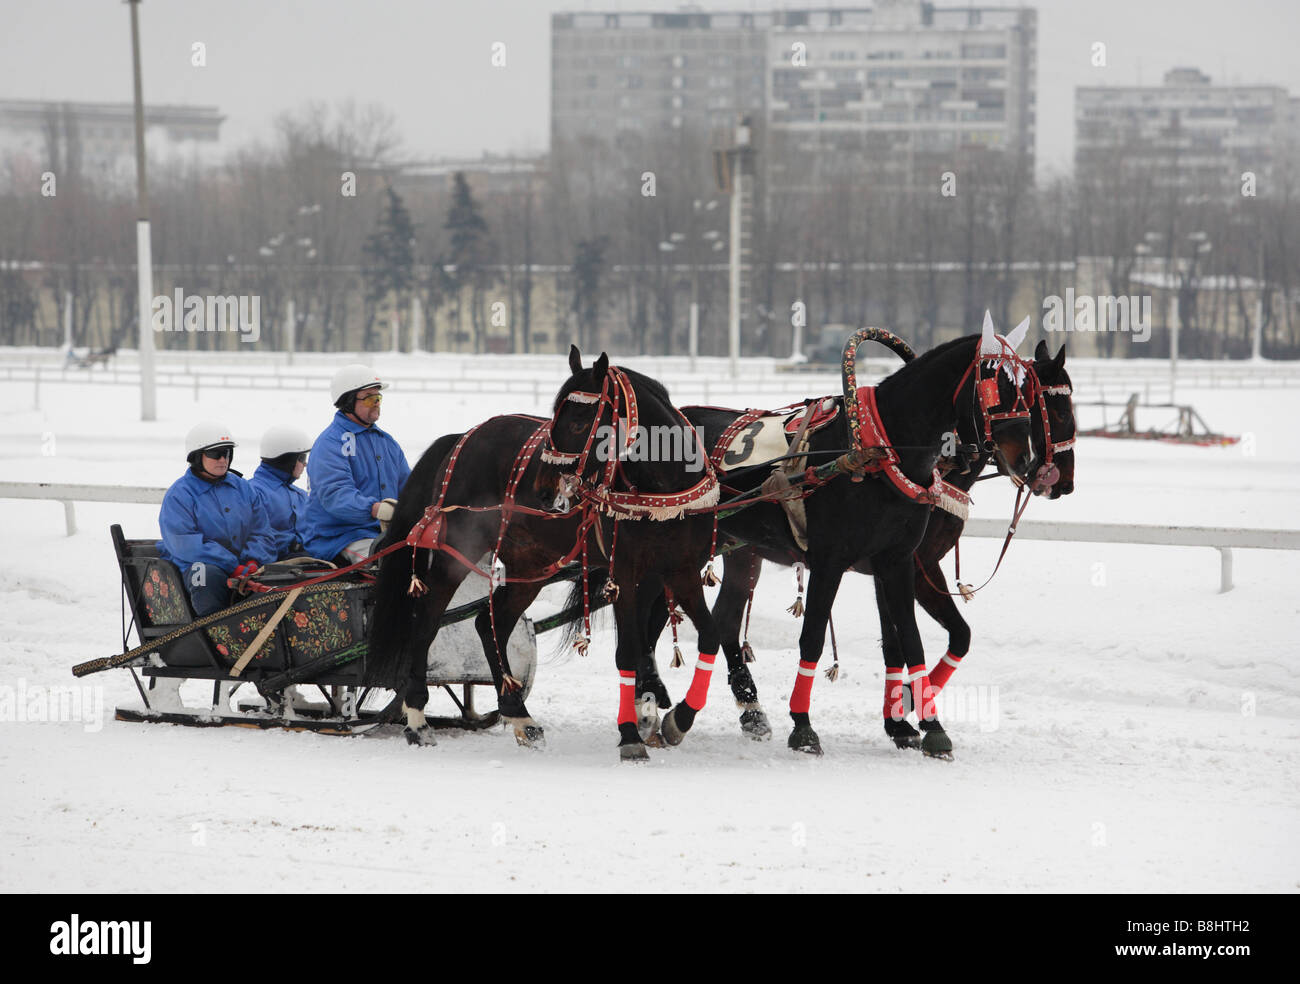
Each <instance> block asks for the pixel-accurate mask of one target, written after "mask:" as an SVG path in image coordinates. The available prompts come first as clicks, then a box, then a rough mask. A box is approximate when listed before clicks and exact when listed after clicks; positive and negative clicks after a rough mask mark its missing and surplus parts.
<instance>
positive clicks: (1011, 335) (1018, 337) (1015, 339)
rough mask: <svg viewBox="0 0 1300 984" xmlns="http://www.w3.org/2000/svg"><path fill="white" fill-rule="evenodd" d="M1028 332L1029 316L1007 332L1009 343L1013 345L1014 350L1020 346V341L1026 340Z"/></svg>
mask: <svg viewBox="0 0 1300 984" xmlns="http://www.w3.org/2000/svg"><path fill="white" fill-rule="evenodd" d="M1028 334H1029V319H1028V318H1025V320H1024V321H1022V322H1020V324H1018V325H1016V326H1015V327H1014V328H1012V329H1011V331H1009V332H1008V333H1007V344H1008V345H1010V346H1011V351H1012V352H1014V351H1015V350H1016V349H1018V348H1020V343H1021V342H1023V341H1024V340H1025V336H1026V335H1028Z"/></svg>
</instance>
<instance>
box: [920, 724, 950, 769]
mask: <svg viewBox="0 0 1300 984" xmlns="http://www.w3.org/2000/svg"><path fill="white" fill-rule="evenodd" d="M921 752H922V754H924V755H925V756H926V757H927V758H937V759H942V760H943V761H945V762H951V761H952V739H951V738H949V737H948V735H947V733H946V732H943V731H927V732H926V733H925V737H924V738H922V739H921Z"/></svg>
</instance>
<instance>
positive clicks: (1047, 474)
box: [1029, 465, 1061, 495]
mask: <svg viewBox="0 0 1300 984" xmlns="http://www.w3.org/2000/svg"><path fill="white" fill-rule="evenodd" d="M1060 479H1061V472H1060V470H1059V469H1057V467H1056V466H1055V465H1043V466H1042V467H1041V468H1039V469H1038V471H1037V472H1035V473H1034V477H1033V480H1032V481H1030V483H1029V491H1030V492H1032V493H1034V495H1047V494H1048V493H1049V492H1051V491H1052V490H1053V489H1054V487H1055V486H1056V483H1057V482H1058V481H1060Z"/></svg>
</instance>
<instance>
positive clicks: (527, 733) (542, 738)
mask: <svg viewBox="0 0 1300 984" xmlns="http://www.w3.org/2000/svg"><path fill="white" fill-rule="evenodd" d="M515 742H516V743H517V744H518V745H519V746H520V747H521V748H537V749H542V748H545V747H546V732H545V731H544V730H543V729H542V726H541V725H540V724H525V725H523V726H521V727H516V728H515Z"/></svg>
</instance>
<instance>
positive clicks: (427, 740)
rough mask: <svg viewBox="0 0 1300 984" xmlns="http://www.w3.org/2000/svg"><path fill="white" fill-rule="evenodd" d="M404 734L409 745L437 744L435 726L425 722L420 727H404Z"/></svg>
mask: <svg viewBox="0 0 1300 984" xmlns="http://www.w3.org/2000/svg"><path fill="white" fill-rule="evenodd" d="M402 734H403V735H405V736H406V742H407V744H408V745H436V744H438V739H437V738H435V737H434V736H433V728H432V727H431V726H430V725H427V724H423V725H421V726H420V727H418V728H412V727H411V726H410V725H407V726H406V727H405V728H403V729H402Z"/></svg>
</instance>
